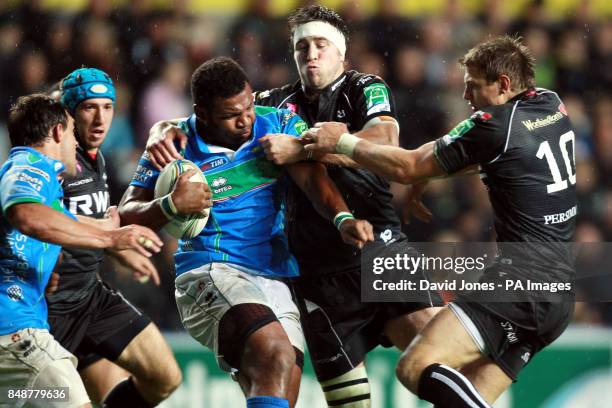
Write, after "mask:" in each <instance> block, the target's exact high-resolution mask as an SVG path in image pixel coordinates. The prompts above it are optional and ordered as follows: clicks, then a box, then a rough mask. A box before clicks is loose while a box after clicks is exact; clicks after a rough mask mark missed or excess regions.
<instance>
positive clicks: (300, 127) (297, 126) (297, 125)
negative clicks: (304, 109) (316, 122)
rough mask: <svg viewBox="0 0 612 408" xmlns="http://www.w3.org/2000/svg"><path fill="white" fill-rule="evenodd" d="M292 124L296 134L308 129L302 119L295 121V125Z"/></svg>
mask: <svg viewBox="0 0 612 408" xmlns="http://www.w3.org/2000/svg"><path fill="white" fill-rule="evenodd" d="M293 126H294V128H295V131H296V132H297V134H298V135H301V134H302V133H303V132H305V131H306V129H308V125H307V124H306V122H304V121H303V120H300V121H298V122H295V125H293Z"/></svg>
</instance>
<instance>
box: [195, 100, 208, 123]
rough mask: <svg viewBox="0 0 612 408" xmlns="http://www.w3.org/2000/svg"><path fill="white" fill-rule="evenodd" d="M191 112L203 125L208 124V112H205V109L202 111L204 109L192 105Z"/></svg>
mask: <svg viewBox="0 0 612 408" xmlns="http://www.w3.org/2000/svg"><path fill="white" fill-rule="evenodd" d="M193 111H194V112H195V114H196V117H197V118H198V119H199V120H201V121H202V122H203V123H204V124H205V125H206V124H207V123H208V119H209V118H208V112H207V111H206V109H204V107H202V106H200V105H197V104H194V105H193Z"/></svg>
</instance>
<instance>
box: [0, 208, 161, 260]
mask: <svg viewBox="0 0 612 408" xmlns="http://www.w3.org/2000/svg"><path fill="white" fill-rule="evenodd" d="M6 214H7V218H8V221H9V222H10V223H11V225H13V226H14V227H15V228H16V229H18V230H19V231H20V232H22V233H23V234H25V235H29V236H31V237H34V238H36V239H38V240H40V241H45V242H50V243H53V244H58V245H62V246H73V247H79V248H112V249H116V250H123V249H135V250H137V251H138V252H139V253H141V254H143V255H147V256H148V255H150V254H151V252H159V248H160V247H161V246H162V245H163V243H162V241H161V240H160V239H159V237H158V236H157V235H156V234H155V233H154V232H153V231H151V230H150V229H148V228H146V227H142V226H139V225H130V226H127V227H123V228H118V229H112V230H104V229H102V228H99V227H97V226H95V225H91V224H87V223H81V222H78V221H75V220H73V219H72V218H70V217H68V216H67V215H65V214H63V213H61V212H59V211H56V210H54V209H52V208H51V207H48V206H46V205H44V204H40V203H35V202H26V203H19V204H14V205H12V206H10V207H9V208H8V209H7V210H6Z"/></svg>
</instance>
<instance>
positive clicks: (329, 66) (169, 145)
mask: <svg viewBox="0 0 612 408" xmlns="http://www.w3.org/2000/svg"><path fill="white" fill-rule="evenodd" d="M289 28H290V30H291V43H292V44H293V52H294V58H295V63H296V67H297V70H298V73H299V77H300V80H299V81H297V82H296V83H295V84H288V85H285V86H283V87H281V88H278V89H272V90H268V91H264V92H257V93H256V94H255V98H256V103H258V104H262V105H267V106H273V107H276V108H279V109H289V110H291V111H293V112H296V113H298V114H299V115H300V116H301V117H302V118H303V119H304V120H305V121H306V123H307V124H308V126H309V127H311V126H314V125H315V124H316V123H318V122H324V121H332V120H335V121H340V122H343V123H345V124H346V125H347V126H348V127H349V129H350V131H351V132H353V133H354V134H357V135H359V136H360V137H362V138H364V139H367V140H370V141H372V142H374V143H379V144H385V145H392V146H397V144H398V140H399V126H398V124H397V121H396V119H395V115H396V114H395V104H394V101H393V96H392V93H391V90H390V89H389V87H388V86H387V85H386V83H385V82H384V81H383V80H382V79H381V78H379V77H378V76H376V75H371V74H364V73H359V72H356V71H345V69H344V60H345V55H346V46H347V39H348V29H347V27H346V25H345V23H344V21H343V20H342V19H341V17H340V16H339V15H338V14H337V13H336V12H335V11H333V10H331V9H329V8H327V7H324V6H319V5H314V6H308V7H304V8H301V9H299V10H297V11H296V12H294V13H293V14H292V15H291V16H290V17H289ZM169 124H171V123H168V122H166V123H160V124H158V126H157V127H156V128H154V129H153V131H152V137H151V138H150V139H149V142H148V150H149V151H150V153H151V159H152V160H155V161H156V162H157V163H158V164H160V165H163V164H165V163H167V161H168V160H169V159H171V158H174V157H180V155H178V152H177V151H176V149H175V147H174V145H173V142H172V141H173V138H180V137H181V135H180V132H178V131H176V130H175V129H176V128H169V127H168V125H169ZM164 132H165V135H166V136H165V137H164V134H163V133H164ZM182 143H184V141H183V142H182ZM262 143H263V146H264V148H265V151H266V156H267V157H268V158H269V159H270V160H272V161H274V162H275V163H277V164H287V163H293V162H296V161H299V160H307V159H309V158H312V159H317V160H319V161H322V162H324V163H325V164H326V165H327V170H328V173H329V176H330V178H331V179H332V180H333V181H334V182H335V183H336V185H337V186H338V189H339V190H340V191H341V193H342V195H343V197H344V198H345V200H346V202H347V204H348V206H349V208H350V211H351V213H353V214H354V215H355V216H356V217H357V218H362V219H367V220H369V221H370V222H371V223H372V224H373V226H374V235H375V238H376V241H377V242H380V243H382V244H385V245H393V247H394V250H396V251H402V252H407V251H409V250H410V247H409V245H408V243H407V240H406V237H405V236H404V235H403V234H402V233H401V222H400V220H399V218H398V217H397V215H396V213H395V210H394V208H393V205H392V203H391V200H392V194H391V192H390V191H389V184H388V183H387V182H386V181H385V180H384V179H382V178H380V177H378V176H376V175H374V174H373V173H371V172H370V171H368V170H364V169H360V168H355V167H354V162H353V161H352V160H350V159H348V158H347V157H346V156H341V155H333V154H329V155H316V156H315V157H309V155H308V154H307V151H305V150H304V149H303V147H302V145H301V144H300V143H299V141H298V140H297V139H295V138H291V137H287V136H282V135H271V136H268V137H265V138H264V139H263V140H262ZM288 207H289V208H288V213H289V214H288V217H289V224H288V234H289V244H290V248H291V251H292V252H293V253H294V254H295V256H296V258H297V260H298V262H299V265H300V272H301V273H300V278H299V279H298V280H296V281H295V283H294V285H293V289H294V292H295V297H296V299H297V303H298V305H299V306H300V312H301V316H302V324H303V328H304V334H305V337H306V341H307V344H308V350H309V352H310V354H311V360H312V363H313V366H314V368H315V372H316V375H317V378H318V380H319V382H320V383H321V385H322V388H323V391H324V392H325V398H326V399H327V402H328V404H329V405H332V406H339V407H343V406H344V407H347V408H348V407H351V408H354V407H368V406H370V388H369V383H368V377H367V372H366V368H365V365H364V364H363V362H364V359H365V356H366V354H367V353H368V352H369V351H370V350H372V349H374V348H375V347H376V346H378V345H379V344H382V345H385V346H390V345H395V346H396V347H398V348H400V349H401V350H404V349H405V348H406V347H407V346H408V344H409V343H410V341H411V340H412V338H413V337H414V336H415V335H416V334H417V333H418V332H419V331H420V329H421V328H422V327H424V325H425V324H426V323H427V322H428V321H429V320H430V319H431V317H432V316H433V315H434V314H435V312H436V311H437V310H438V308H437V307H434V306H440V305H441V304H442V302H441V299H440V298H439V296H438V294H437V293H435V292H432V293H431V294H430V295H429V296H427V297H426V298H424V299H423V301H422V302H412V303H367V304H366V303H362V302H361V287H360V284H361V280H360V274H361V251H360V250H359V249H356V248H354V247H351V246H349V245H346V244H344V243H343V242H342V240H341V239H340V238H339V237H338V236H337V235H334V234H333V232H334V231H333V226H331V225H330V224H329V223H328V222H327V221H326V220H325V219H324V218H323V217H321V216H320V215H319V214H317V212H316V211H315V208H314V207H313V205H312V204H311V202H310V200H308V198H307V197H305V196H304V194H302V193H301V192H300V191H299V189H297V188H295V186H293V188H291V189H290V197H289V205H288ZM322 237H324V238H322ZM313 253H315V254H317V256H312V254H313Z"/></svg>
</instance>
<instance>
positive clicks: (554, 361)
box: [0, 0, 612, 408]
mask: <svg viewBox="0 0 612 408" xmlns="http://www.w3.org/2000/svg"><path fill="white" fill-rule="evenodd" d="M305 4H309V2H307V1H302V2H296V1H280V0H276V1H266V0H259V1H258V0H253V1H245V0H242V1H241V0H192V1H189V0H176V1H170V0H165V1H164V0H131V1H110V0H29V1H28V0H25V1H15V0H2V1H0V158H1V159H2V160H4V159H5V158H6V154H7V152H8V149H9V148H10V146H9V140H8V136H7V134H6V127H5V124H4V121H5V119H6V115H7V112H8V107H9V106H10V104H11V103H12V102H13V101H14V100H15V99H16V97H17V96H19V95H23V94H28V93H33V92H41V91H45V90H46V89H47V88H48V87H50V86H51V85H52V84H53V83H55V82H57V81H58V80H59V79H61V78H62V77H63V76H64V75H65V74H67V73H68V72H70V71H71V70H73V69H75V68H77V67H79V66H81V65H85V66H91V67H98V68H101V69H103V70H105V71H107V72H108V73H110V74H111V75H112V77H113V79H114V80H115V82H116V86H117V91H118V100H117V104H116V111H115V119H114V122H113V126H112V128H111V131H110V133H109V136H108V138H107V141H106V142H105V145H104V146H103V149H102V150H103V151H104V153H105V155H106V158H107V162H108V165H109V176H110V185H111V188H112V195H111V197H112V199H111V200H112V203H113V204H116V203H117V202H118V200H119V198H120V196H121V194H122V192H123V191H124V189H125V186H126V184H127V183H128V182H129V180H130V177H131V175H132V172H133V169H134V168H135V165H136V162H137V160H138V157H139V156H140V153H141V152H142V149H143V146H144V142H145V140H146V136H147V129H148V128H149V127H150V125H151V124H153V123H155V122H156V121H158V120H161V119H166V118H173V117H179V116H185V115H187V114H188V113H189V111H190V106H191V104H190V100H189V94H188V83H189V78H190V73H191V72H192V70H193V69H194V68H195V67H197V66H198V65H199V64H200V63H201V62H203V61H204V60H206V59H207V58H210V57H213V56H216V55H229V56H232V57H234V58H236V59H237V60H238V61H239V62H240V63H241V64H242V65H243V66H244V67H245V69H246V70H247V73H248V74H249V76H250V78H251V81H252V83H253V86H254V89H266V88H270V87H274V86H278V85H282V84H284V83H287V82H290V81H294V80H295V79H296V74H295V68H294V66H293V64H294V63H293V60H292V56H291V53H290V52H289V42H288V39H287V38H288V37H287V30H286V27H285V21H284V19H285V17H286V14H287V13H288V12H290V11H291V10H293V9H294V8H295V7H298V6H301V5H305ZM323 4H326V5H328V6H331V7H334V8H335V9H336V10H338V11H339V12H340V13H341V14H342V15H343V17H344V18H345V19H346V20H347V23H348V24H349V28H350V30H351V36H350V43H349V51H348V63H349V65H348V68H353V69H357V70H359V71H363V72H370V73H377V74H379V75H381V76H382V77H383V78H385V80H386V81H387V82H388V83H389V85H390V86H391V88H392V90H393V92H394V95H395V98H396V102H397V108H398V113H399V119H400V125H401V129H402V130H401V136H400V137H401V143H402V145H403V146H404V147H407V148H410V147H415V146H418V145H420V144H422V143H423V142H426V141H428V140H431V139H433V138H435V137H437V136H439V135H442V134H444V132H445V131H446V130H448V129H449V128H451V127H452V126H453V125H454V124H455V123H457V122H458V121H460V120H462V119H464V118H465V117H466V115H468V114H469V110H468V106H467V104H466V102H465V101H463V100H462V99H461V95H462V87H463V84H462V80H463V74H462V72H461V71H460V70H459V69H458V67H457V64H456V60H457V58H458V57H460V56H461V55H462V54H463V53H464V52H465V51H466V50H467V49H468V48H469V47H471V46H472V45H474V44H475V43H476V42H477V41H478V40H479V39H481V38H483V37H484V36H486V35H488V34H497V33H518V34H521V35H522V36H523V37H524V38H525V41H526V43H527V45H528V46H529V47H530V48H531V50H532V51H533V53H534V55H535V57H536V58H537V72H536V77H537V83H538V85H539V86H543V87H549V88H552V89H554V90H556V91H557V92H558V93H559V94H560V95H561V97H562V98H563V99H564V102H565V104H566V106H567V110H568V112H569V114H570V117H571V118H572V120H573V124H574V126H575V132H576V136H577V148H576V160H577V177H578V183H577V186H578V193H579V202H580V204H579V208H580V210H579V216H578V224H577V235H576V240H577V241H580V242H606V241H610V240H611V238H612V177H611V176H612V148H611V147H612V2H611V1H609V0H592V1H588V0H549V1H529V0H520V1H502V0H448V1H445V0H429V1H417V0H410V1H399V0H397V1H395V0H362V1H359V0H348V1H345V0H335V1H328V2H323ZM393 189H394V193H395V197H396V205H397V208H398V211H400V212H401V210H402V199H403V194H404V193H405V191H404V189H403V188H402V187H401V186H394V187H393ZM425 200H426V202H427V203H428V204H429V205H430V208H431V209H432V211H433V212H434V214H435V219H434V221H433V222H432V223H430V224H423V223H419V222H417V221H412V223H411V224H410V226H409V227H407V228H406V233H407V234H408V235H409V237H410V238H411V239H412V240H414V241H487V240H490V239H491V238H492V231H491V228H490V225H491V212H490V208H489V204H488V200H487V198H486V192H485V191H484V188H483V187H482V185H481V183H480V180H479V179H478V178H477V177H467V178H462V179H459V180H453V181H439V182H436V183H432V184H431V186H430V187H429V189H428V191H427V193H426V197H425ZM174 246H175V245H174V243H172V242H171V241H168V243H167V245H166V250H165V252H164V253H163V254H162V255H160V256H158V257H157V258H156V262H157V265H158V268H159V270H160V273H161V275H162V280H163V284H162V286H161V287H160V288H155V287H153V286H152V285H146V286H143V285H138V284H134V283H132V281H131V280H130V277H129V274H128V273H126V272H125V271H123V270H121V269H118V268H116V266H115V265H112V264H110V263H109V265H108V267H107V268H106V270H107V272H105V274H104V275H105V279H107V280H108V281H110V282H112V283H113V284H114V285H115V286H118V287H120V288H121V289H122V291H123V292H124V293H125V294H126V296H127V297H128V298H129V299H130V300H131V301H133V303H135V304H137V305H138V306H140V307H141V308H143V309H144V310H145V311H146V312H147V313H148V314H149V316H151V317H152V318H153V319H154V320H155V321H156V322H157V324H158V325H159V326H160V327H161V328H162V329H163V330H164V331H165V332H166V334H167V337H168V339H169V341H170V342H171V345H172V346H173V348H174V350H175V352H176V353H177V358H178V359H179V362H180V364H181V366H182V368H183V370H184V374H185V383H184V385H183V386H182V387H181V388H180V389H179V390H178V391H177V392H176V393H175V395H174V396H173V397H172V398H171V399H170V400H169V401H167V402H166V403H165V405H164V406H168V407H187V406H189V407H220V406H226V407H234V406H240V405H241V404H242V403H241V401H242V397H241V394H240V392H239V390H238V387H237V385H235V384H233V383H232V382H231V381H230V380H229V379H228V378H227V377H226V376H224V375H223V374H221V373H220V372H219V371H218V369H217V368H216V367H215V364H214V361H213V359H212V356H211V355H210V354H208V353H206V352H204V351H203V349H202V347H200V346H199V345H197V344H196V343H195V342H193V341H192V340H191V339H190V338H189V336H187V335H186V334H185V333H184V332H183V331H182V327H181V325H180V322H179V320H178V315H177V313H176V307H175V305H174V298H173V289H172V288H173V271H172V262H171V253H172V251H173V247H174ZM114 269H117V270H116V271H112V272H111V270H114ZM595 286H596V287H595ZM589 291H593V293H594V294H598V293H608V292H609V293H612V287H601V285H594V287H592V288H587V293H585V297H586V298H588V297H589ZM600 298H601V296H600ZM609 305H610V304H607V303H601V302H590V303H589V302H586V303H580V304H578V305H577V308H576V313H575V317H574V322H573V323H572V326H571V327H570V329H569V330H568V332H566V334H564V335H563V336H562V338H561V339H560V340H559V341H558V342H557V343H556V344H554V345H553V346H552V347H550V349H549V350H546V351H545V352H543V353H542V355H541V356H539V357H538V358H536V359H535V360H534V362H533V363H531V364H530V366H529V367H528V368H527V369H526V370H525V372H524V373H523V374H522V376H521V381H520V382H519V383H518V384H517V385H515V386H513V388H512V389H511V390H510V391H509V392H508V393H507V394H505V395H504V396H503V397H502V399H501V400H500V401H499V402H498V404H496V406H497V407H527V408H530V407H546V408H548V407H551V408H552V407H572V408H574V407H575V408H578V407H596V406H601V407H604V406H610V404H612V387H610V383H611V382H612V375H611V374H610V369H611V368H612V357H611V356H612V331H610V329H608V326H609V325H610V324H612V308H611V307H610V306H609ZM396 358H397V353H396V352H394V351H391V350H383V349H380V350H376V351H375V352H374V353H372V356H371V358H370V359H369V361H368V364H369V370H370V373H371V374H372V375H371V377H372V380H373V394H374V406H375V407H417V406H418V407H421V406H423V407H424V406H426V405H425V404H422V403H418V402H417V401H416V400H415V398H414V397H412V396H411V395H410V394H409V393H408V392H407V391H405V390H403V389H402V388H401V387H400V386H399V384H398V383H397V382H396V381H395V380H394V377H393V368H394V363H395V361H396ZM300 401H301V402H300V403H301V406H302V407H308V406H309V407H318V406H323V402H322V401H323V399H322V396H321V394H320V392H319V391H318V385H317V384H316V381H315V380H314V377H313V376H312V370H311V369H310V368H307V371H306V375H305V377H304V380H303V386H302V395H301V400H300Z"/></svg>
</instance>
